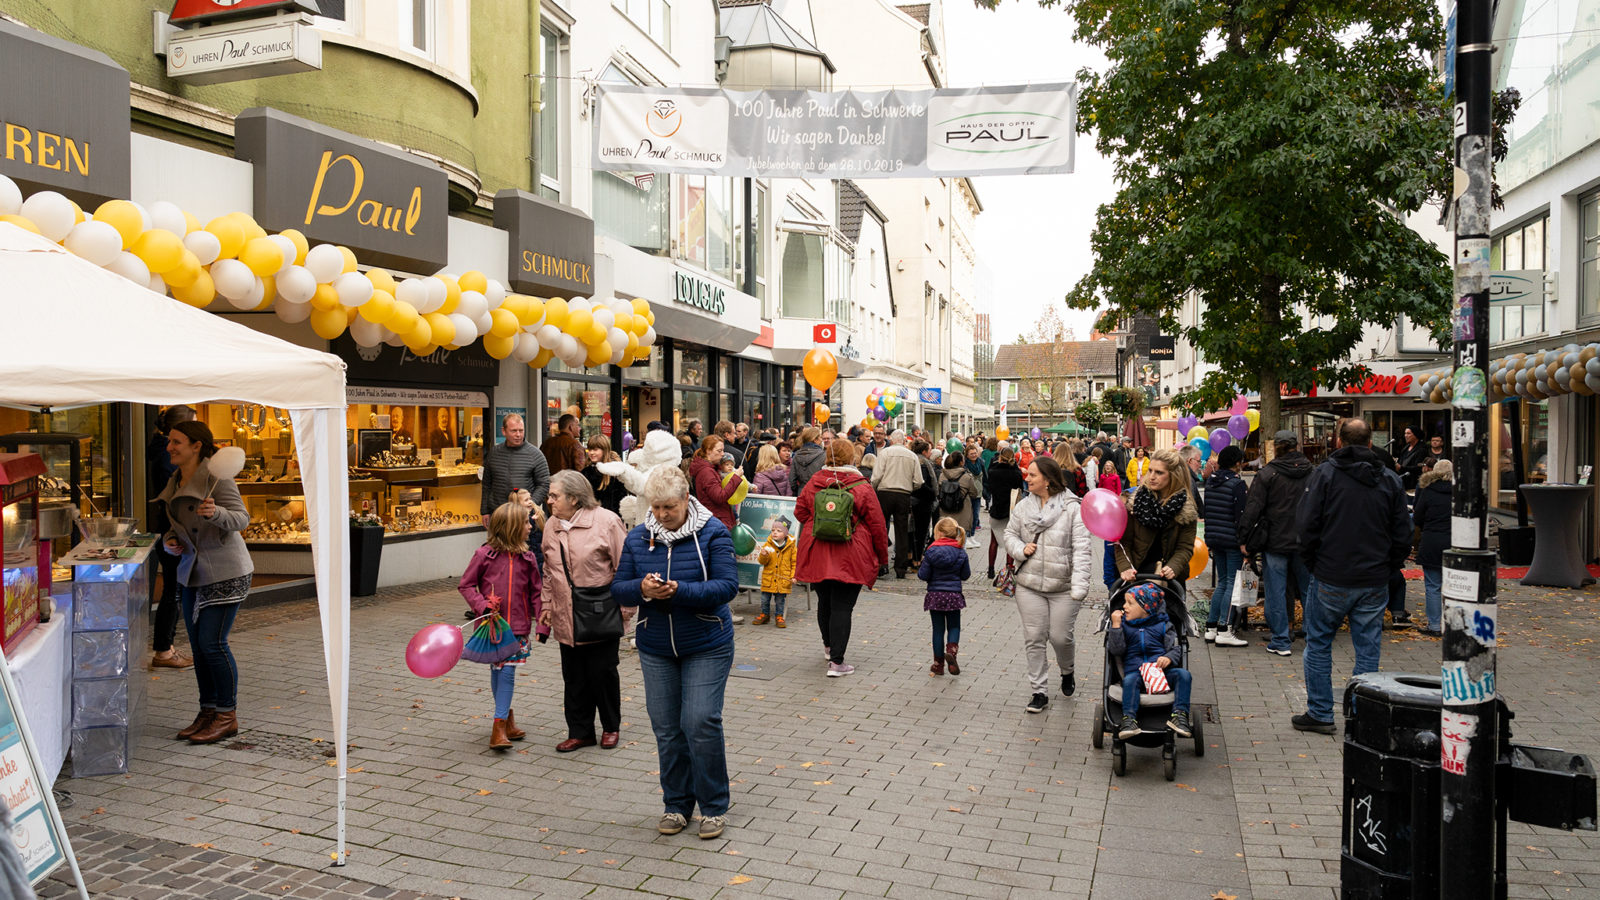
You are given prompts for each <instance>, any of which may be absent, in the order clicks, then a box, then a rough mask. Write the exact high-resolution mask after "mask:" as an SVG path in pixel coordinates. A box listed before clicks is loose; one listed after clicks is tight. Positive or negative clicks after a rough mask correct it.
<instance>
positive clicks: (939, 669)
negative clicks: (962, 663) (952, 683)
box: [928, 656, 944, 675]
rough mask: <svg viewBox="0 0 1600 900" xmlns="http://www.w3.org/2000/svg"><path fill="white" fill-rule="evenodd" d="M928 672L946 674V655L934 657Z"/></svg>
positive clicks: (930, 673)
mask: <svg viewBox="0 0 1600 900" xmlns="http://www.w3.org/2000/svg"><path fill="white" fill-rule="evenodd" d="M928 674H929V675H943V674H944V657H942V656H935V657H934V658H933V665H931V666H929V667H928Z"/></svg>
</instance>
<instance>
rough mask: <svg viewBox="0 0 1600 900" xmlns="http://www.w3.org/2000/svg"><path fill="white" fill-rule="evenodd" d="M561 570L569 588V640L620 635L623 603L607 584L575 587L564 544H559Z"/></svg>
mask: <svg viewBox="0 0 1600 900" xmlns="http://www.w3.org/2000/svg"><path fill="white" fill-rule="evenodd" d="M561 571H562V572H563V573H565V574H566V576H567V587H568V589H570V590H571V591H572V642H573V643H574V644H592V643H595V642H596V641H609V640H613V639H616V638H620V637H622V607H620V606H618V605H617V601H616V600H615V599H614V598H612V596H611V588H610V586H609V585H608V586H605V587H578V585H577V584H576V583H574V582H573V580H572V569H571V567H570V566H568V565H567V548H566V546H564V545H562V546H561Z"/></svg>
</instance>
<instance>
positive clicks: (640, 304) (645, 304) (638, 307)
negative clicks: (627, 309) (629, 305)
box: [633, 297, 650, 316]
mask: <svg viewBox="0 0 1600 900" xmlns="http://www.w3.org/2000/svg"><path fill="white" fill-rule="evenodd" d="M649 311H650V301H648V300H646V299H644V298H643V297H635V298H633V314H634V315H636V316H642V315H644V314H645V313H647V312H649Z"/></svg>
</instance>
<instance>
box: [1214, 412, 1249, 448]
mask: <svg viewBox="0 0 1600 900" xmlns="http://www.w3.org/2000/svg"><path fill="white" fill-rule="evenodd" d="M1252 430H1253V429H1251V427H1250V419H1249V417H1247V416H1246V415H1245V414H1244V413H1235V414H1233V415H1231V416H1229V417H1228V434H1229V435H1230V436H1231V437H1232V438H1233V439H1234V440H1236V441H1242V440H1244V439H1245V438H1247V437H1249V436H1250V432H1251V431H1252ZM1212 443H1215V441H1213V442H1212ZM1217 449H1219V450H1220V449H1222V448H1220V447H1218V448H1217Z"/></svg>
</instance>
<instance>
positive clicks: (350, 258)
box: [338, 246, 356, 272]
mask: <svg viewBox="0 0 1600 900" xmlns="http://www.w3.org/2000/svg"><path fill="white" fill-rule="evenodd" d="M338 250H339V255H340V256H342V257H344V271H345V272H354V271H355V270H356V255H355V253H353V252H351V250H350V248H349V247H343V246H341V247H339V248H338Z"/></svg>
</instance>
